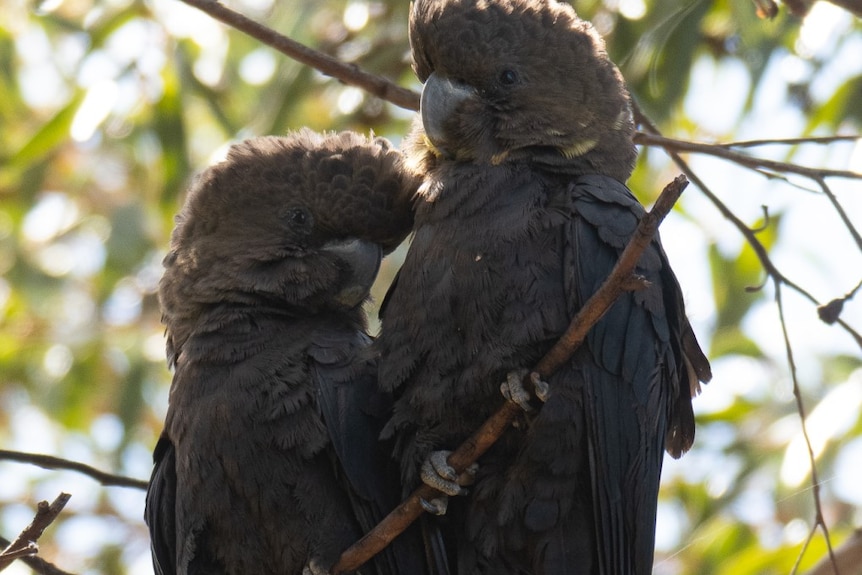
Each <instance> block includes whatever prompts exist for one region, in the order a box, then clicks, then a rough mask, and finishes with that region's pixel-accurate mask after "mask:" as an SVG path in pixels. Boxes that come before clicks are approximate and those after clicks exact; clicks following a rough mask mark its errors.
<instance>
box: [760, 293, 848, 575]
mask: <svg viewBox="0 0 862 575" xmlns="http://www.w3.org/2000/svg"><path fill="white" fill-rule="evenodd" d="M773 282H774V284H775V303H776V305H777V306H778V318H779V322H780V323H781V334H782V336H783V338H784V349H785V352H786V354H787V365H788V366H789V368H790V379H791V380H792V381H793V397H794V399H795V400H796V411H797V413H798V414H799V421H800V423H801V424H802V437H803V438H804V439H805V447H806V448H807V449H808V463H809V465H810V466H811V489H812V493H813V495H814V528H813V529H812V533H811V534H810V535H809V538H808V540H809V542H810V540H811V536H812V535H813V532H814V530H815V529H817V528H818V527H819V528H820V529H821V530H823V536H824V537H825V539H826V549H827V550H828V551H829V558H830V560H831V562H832V566H833V567H834V569H835V575H841V571H839V569H838V561H837V559H836V558H835V553H834V551H833V550H832V541H831V539H830V538H829V528H828V527H827V525H826V519H824V517H823V504H822V503H821V501H820V480H819V479H818V473H817V459H816V458H815V457H814V449H813V448H812V447H811V438H810V437H809V435H808V426H807V425H806V424H805V404H804V403H803V402H802V390H801V389H800V388H799V378H798V376H797V374H796V360H795V359H794V357H793V346H792V345H791V344H790V334H789V333H788V332H787V319H786V318H785V317H784V302H783V300H782V298H781V281H779V280H778V279H777V278H773ZM806 547H807V544H806V546H805V547H803V549H802V553H800V555H799V558H798V559H797V561H796V565H795V566H794V567H793V572H792V573H791V575H795V573H796V570H797V569H798V567H799V563H800V560H801V559H802V555H803V554H804V553H805V548H806Z"/></svg>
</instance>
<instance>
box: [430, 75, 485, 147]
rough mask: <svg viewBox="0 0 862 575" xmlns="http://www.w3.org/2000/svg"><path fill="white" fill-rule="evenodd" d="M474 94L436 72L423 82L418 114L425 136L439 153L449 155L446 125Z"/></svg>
mask: <svg viewBox="0 0 862 575" xmlns="http://www.w3.org/2000/svg"><path fill="white" fill-rule="evenodd" d="M475 94H476V92H475V90H474V89H473V88H471V87H470V86H468V85H467V84H463V83H461V82H457V81H455V80H451V79H449V78H443V77H440V76H438V75H437V73H436V72H432V73H431V75H430V76H428V79H427V80H425V86H424V87H423V88H422V98H421V100H420V104H419V113H420V114H421V116H422V126H423V127H424V128H425V135H426V136H427V137H428V140H429V141H430V142H431V144H432V145H433V146H434V147H435V148H436V149H437V151H438V152H439V153H441V154H443V155H449V154H450V153H451V150H448V149H447V148H448V146H447V142H448V141H449V138H448V137H447V134H446V123H447V122H448V121H449V119H450V118H451V116H452V115H453V114H454V113H455V111H456V110H457V108H458V106H459V104H461V102H463V101H464V100H466V99H468V98H471V97H474V96H475Z"/></svg>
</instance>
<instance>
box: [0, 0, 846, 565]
mask: <svg viewBox="0 0 862 575" xmlns="http://www.w3.org/2000/svg"><path fill="white" fill-rule="evenodd" d="M231 6H233V7H234V8H235V9H237V10H239V11H241V12H243V13H245V14H247V15H249V16H251V17H254V18H256V19H258V20H260V21H263V22H265V23H266V24H267V25H268V26H270V27H272V28H274V29H276V30H278V31H280V32H282V33H284V34H286V35H288V36H290V37H292V38H294V39H296V40H299V41H301V42H303V43H305V44H307V45H310V46H313V47H315V48H317V49H319V50H322V51H324V52H326V53H328V54H331V55H333V56H336V57H338V58H339V59H341V60H343V61H345V62H350V63H354V64H356V65H357V66H359V67H361V68H363V69H365V70H368V71H370V72H373V73H375V74H379V75H382V76H385V77H387V78H390V79H392V80H393V81H395V82H397V83H398V84H400V85H402V86H405V87H411V88H413V89H417V90H418V89H419V88H420V86H419V85H418V83H417V81H416V80H415V78H414V77H413V75H412V73H411V71H410V68H409V54H408V48H407V40H406V36H407V34H406V22H407V11H408V3H407V2H405V1H404V0H385V1H383V0H378V1H365V0H350V1H345V0H326V1H322V0H293V1H291V2H274V1H273V0H245V1H239V0H238V1H236V2H234V3H232V4H231ZM575 7H576V9H577V10H578V12H579V13H580V14H581V15H582V16H583V17H586V18H589V19H591V20H592V21H593V22H594V24H595V25H596V27H597V28H598V29H599V30H600V31H601V32H602V34H603V35H604V36H605V37H606V39H607V41H608V48H609V51H610V53H611V55H612V57H613V58H614V60H615V61H617V62H618V63H619V65H620V68H621V69H622V71H623V74H624V76H625V77H626V79H627V81H628V82H629V84H630V86H631V89H632V91H633V93H634V94H635V96H636V98H637V100H638V102H639V103H640V105H641V107H642V109H643V110H644V112H645V113H646V114H647V115H648V116H650V117H651V118H652V119H653V120H654V121H656V122H657V124H658V125H659V127H660V128H661V129H662V131H663V132H664V133H665V134H666V135H670V136H674V137H677V138H680V139H687V140H696V141H705V142H715V141H724V142H726V141H735V140H740V139H751V138H756V139H762V138H787V137H803V136H812V135H833V134H837V133H842V134H855V133H859V132H860V124H862V58H860V56H859V55H860V54H862V24H860V20H859V19H858V18H854V17H853V16H852V15H851V14H849V13H848V12H845V11H843V10H841V9H839V8H837V7H836V6H834V5H832V4H827V3H824V2H819V3H817V4H815V5H814V7H813V9H812V10H811V12H810V13H809V14H808V15H807V16H806V17H804V18H803V17H798V16H793V15H790V14H788V12H787V10H786V9H785V8H783V7H782V9H781V10H780V12H779V14H778V16H777V17H776V18H774V19H772V20H768V19H760V18H758V17H757V16H756V14H755V5H754V4H753V3H751V2H749V1H748V0H723V1H722V0H715V1H707V0H693V1H689V2H677V1H676V0H673V1H672V0H605V1H603V2H598V1H593V0H584V1H580V2H576V3H575ZM0 13H2V14H3V18H2V20H0V272H2V277H0V445H2V446H3V448H5V449H14V450H22V451H34V452H42V453H48V454H53V455H58V456H62V457H65V458H69V459H72V460H76V461H81V462H84V463H88V464H90V465H93V466H96V467H99V468H101V469H105V470H111V471H114V472H117V473H121V474H124V475H129V476H132V477H138V478H146V477H148V475H149V471H150V464H151V463H150V462H151V456H150V452H151V449H152V447H153V445H154V444H155V441H156V438H157V436H158V433H159V431H160V429H161V424H162V420H163V417H164V413H165V410H166V407H167V392H168V386H169V383H170V374H169V372H168V370H167V368H166V366H165V361H164V340H163V328H162V326H161V325H160V323H159V313H158V302H157V299H156V295H155V291H156V286H157V283H158V279H159V277H160V274H161V258H162V257H163V255H164V253H165V251H166V247H167V244H168V237H169V234H170V231H171V229H172V222H173V219H172V218H173V215H174V214H175V213H176V212H177V210H178V208H179V206H180V205H181V201H182V198H183V193H184V190H185V188H186V186H187V184H188V183H189V181H190V178H191V177H192V176H193V174H194V173H195V172H197V171H199V170H201V169H202V168H204V167H205V166H206V165H208V164H210V163H211V162H213V161H215V160H217V159H218V157H219V156H220V154H222V153H223V152H224V150H225V148H226V146H227V145H228V144H229V143H230V142H232V141H235V140H237V139H242V138H246V137H250V136H254V135H260V134H281V133H284V132H286V131H288V130H291V129H296V128H298V127H301V126H310V127H312V128H314V129H317V130H341V129H354V130H359V131H362V132H367V131H369V130H373V131H374V132H375V133H376V134H379V135H383V136H386V137H388V138H390V139H392V140H394V141H396V142H397V141H399V140H400V139H401V137H402V136H403V135H404V134H405V132H406V131H407V129H408V125H409V122H410V119H411V118H412V113H411V112H408V111H405V110H401V109H399V108H397V107H395V106H393V105H391V104H388V103H385V102H382V101H380V100H378V99H376V98H374V97H371V96H368V95H367V94H365V93H363V92H362V91H361V90H358V89H356V88H352V87H349V86H345V85H343V84H341V83H339V82H338V81H335V80H333V79H331V78H328V77H325V76H323V75H321V74H319V73H317V72H315V71H313V70H310V69H309V68H307V67H304V66H301V65H299V64H297V63H295V62H293V61H291V60H289V59H287V58H285V57H283V56H281V55H280V54H278V53H276V52H274V51H273V50H271V49H270V48H268V47H265V46H262V45H261V44H260V43H259V42H257V41H255V40H252V39H250V38H248V37H246V36H244V35H242V34H240V33H238V32H236V31H233V30H231V29H229V28H227V27H225V26H223V25H221V24H218V23H216V22H215V21H214V20H212V19H211V18H209V17H208V16H206V15H205V14H203V13H201V12H199V11H197V10H195V9H193V8H190V7H188V6H185V5H183V4H181V3H180V2H178V1H177V0H146V1H142V0H46V1H44V2H41V3H38V2H27V1H25V0H0ZM752 153H756V154H759V155H761V156H763V157H769V158H772V159H776V160H782V161H787V162H794V163H799V164H803V165H807V166H812V167H823V168H834V169H844V170H856V171H860V170H862V144H860V143H859V142H858V141H847V142H836V143H832V144H829V145H814V144H807V145H793V146H788V145H781V146H778V145H774V146H767V147H759V148H756V149H755V150H754V151H753V152H752ZM689 159H690V161H691V164H692V167H693V169H694V170H695V171H696V172H697V173H698V174H699V175H700V176H701V177H702V178H703V179H704V181H706V183H707V184H708V185H709V186H710V187H711V189H712V190H713V192H714V193H715V194H716V195H717V196H718V197H720V198H721V200H722V201H723V202H725V203H726V204H727V206H729V207H730V208H731V209H732V210H733V212H734V213H735V214H736V215H737V216H738V217H739V218H740V219H741V220H742V221H744V222H745V223H746V224H747V225H750V226H751V227H752V229H759V228H761V227H762V228H763V229H762V231H760V232H759V233H758V235H757V238H758V239H759V240H760V241H761V242H762V243H763V244H764V245H765V246H766V247H767V248H768V249H769V253H770V257H771V258H772V260H773V262H774V263H775V265H776V266H777V267H778V268H779V269H780V270H781V272H782V273H784V274H785V275H787V277H789V278H792V279H793V281H796V282H798V283H799V284H800V285H803V286H804V287H805V289H806V290H808V291H809V292H811V293H812V294H813V295H814V297H815V298H816V299H817V300H818V301H819V302H821V303H823V302H826V301H829V300H831V299H832V298H835V297H840V296H841V295H842V294H844V293H846V292H849V291H850V290H852V289H853V287H854V286H855V285H856V284H857V283H858V282H859V280H860V275H862V274H860V270H862V253H860V252H862V248H860V247H859V246H854V241H853V238H852V236H851V235H850V233H849V232H848V230H847V228H846V226H844V225H843V224H842V223H841V221H840V219H839V218H838V216H837V215H836V212H835V210H834V209H833V208H832V207H831V205H830V203H829V202H828V200H827V198H826V197H825V196H824V195H823V194H822V193H820V191H819V188H817V186H813V185H812V183H811V181H808V180H804V179H801V178H798V177H797V178H794V177H788V178H785V177H783V176H782V175H781V174H776V173H773V172H768V173H757V172H753V171H751V170H747V169H744V168H742V167H740V166H737V165H734V164H733V163H731V162H727V161H725V160H721V159H717V158H713V157H709V156H703V155H698V156H694V155H692V156H691V157H690V158H689ZM677 172H678V168H676V167H674V166H673V165H672V164H671V163H670V162H669V160H668V157H667V154H666V153H665V152H664V151H663V150H661V149H659V148H655V147H652V148H643V149H642V154H641V160H640V162H639V165H638V169H637V171H636V173H635V174H634V176H633V177H632V179H631V180H630V186H631V187H632V188H633V190H635V192H636V193H637V194H638V195H639V196H640V198H641V199H642V200H643V201H644V202H645V203H647V204H648V203H650V202H651V201H652V200H653V199H654V198H655V196H656V195H657V194H658V192H659V191H660V190H661V187H662V186H663V184H664V183H666V182H667V181H669V180H670V179H671V178H672V177H673V176H674V175H675V174H676V173H677ZM829 183H830V185H831V186H832V188H831V189H832V191H833V192H834V193H835V194H836V196H837V197H838V200H839V201H840V202H841V204H842V205H843V206H844V208H845V210H846V211H847V213H848V214H850V218H851V219H854V218H855V223H856V224H857V225H858V223H859V221H860V214H862V181H860V180H853V179H830V180H829ZM762 206H767V207H768V208H763V207H762ZM765 216H766V217H765ZM662 234H663V237H664V242H665V245H666V247H667V250H668V252H669V254H670V257H671V260H672V261H673V262H674V265H675V268H676V270H677V273H678V275H679V277H680V281H681V283H682V285H683V289H684V291H685V293H686V297H687V300H688V306H689V311H690V315H691V316H692V321H693V324H694V326H695V330H696V332H697V333H698V335H699V337H700V338H701V341H702V342H704V343H705V344H706V345H707V347H708V349H709V351H710V356H711V358H712V360H713V364H714V371H715V380H714V382H713V383H712V384H710V385H709V386H707V387H706V388H705V389H704V392H703V394H702V395H701V396H700V397H699V398H698V399H697V400H696V402H695V404H696V411H697V413H698V424H699V430H698V439H697V441H696V446H695V448H694V449H693V450H692V452H690V453H689V454H688V455H686V456H685V457H684V458H683V459H682V460H680V461H678V462H673V461H668V463H667V464H666V471H665V476H664V483H663V491H662V499H661V505H660V519H659V528H658V553H657V558H656V567H655V572H656V573H659V574H675V573H702V574H712V573H715V574H718V573H728V574H730V573H733V574H737V575H739V574H742V575H744V574H747V573H781V574H784V573H790V572H791V570H792V568H793V566H794V563H795V562H796V561H797V558H798V557H799V555H800V549H801V548H802V545H803V543H804V541H805V540H806V538H807V537H808V536H809V534H810V533H811V528H812V525H813V524H814V519H815V506H814V502H813V498H812V489H811V478H810V472H809V464H808V458H807V453H806V451H805V449H804V443H803V442H802V439H801V435H800V430H801V423H800V418H799V415H798V414H797V410H796V405H795V403H794V399H793V382H792V377H791V376H792V374H793V373H794V372H793V371H791V369H790V367H789V365H788V361H787V356H786V350H785V345H784V340H783V336H782V327H781V323H780V321H779V317H778V313H777V307H776V303H775V296H776V294H775V287H774V285H773V284H772V283H770V282H765V279H766V275H765V273H764V270H763V268H762V266H761V264H760V262H759V261H758V259H757V257H756V256H755V253H754V251H753V250H752V249H751V247H750V246H749V245H748V244H747V243H746V242H745V241H744V240H743V238H742V235H741V234H740V233H739V231H738V230H737V229H736V228H735V227H733V226H732V225H731V224H730V223H729V222H728V221H727V220H726V219H725V218H724V217H723V216H722V215H721V214H720V212H719V211H718V210H717V209H716V207H715V205H714V203H713V202H711V201H710V200H709V199H708V198H707V197H706V196H705V195H703V194H702V193H701V192H700V191H699V190H698V189H696V188H695V187H691V188H690V189H689V190H688V191H687V192H686V194H685V195H684V198H683V200H682V201H681V202H680V204H679V206H678V208H677V209H676V210H675V212H674V213H673V214H671V216H670V217H669V218H668V220H667V221H666V223H665V224H664V225H663V227H662ZM400 257H403V248H402V249H401V250H399V251H398V252H396V253H395V254H394V255H393V256H392V257H391V258H389V260H388V262H387V263H386V266H385V267H384V270H383V273H382V274H381V277H380V279H379V280H378V284H377V287H376V288H375V290H374V295H375V297H376V300H377V301H379V300H380V299H381V297H382V294H383V292H384V290H385V288H386V285H387V284H388V282H389V280H390V278H391V276H392V274H393V273H394V270H395V269H396V268H397V266H398V264H399V258H400ZM764 284H765V285H764ZM760 285H763V288H762V289H760V290H754V291H752V290H746V287H748V286H760ZM782 293H783V300H782V301H783V304H784V308H785V315H786V320H787V321H786V327H787V331H788V334H789V338H790V342H791V344H792V345H793V348H792V349H793V354H794V359H795V365H796V370H795V373H796V375H797V377H798V381H799V389H800V392H801V397H802V399H803V401H804V403H805V405H806V408H807V410H808V412H809V413H810V417H809V418H808V426H809V432H810V434H811V436H812V444H813V447H814V451H815V455H816V456H817V470H818V472H819V477H820V480H821V484H822V485H821V497H822V500H823V502H822V511H823V516H824V519H825V521H826V524H827V525H828V526H829V529H830V532H831V536H832V541H833V543H834V544H840V542H841V541H842V539H844V538H846V537H848V536H849V535H850V533H851V532H852V530H853V529H854V527H855V526H859V525H860V524H862V513H860V510H859V509H860V504H862V480H860V477H862V417H860V413H862V369H860V368H862V361H860V353H859V351H860V347H859V346H860V344H859V342H857V341H854V339H853V337H852V335H850V334H848V332H847V331H845V330H842V329H841V328H839V327H837V326H827V325H826V324H824V323H822V322H820V321H819V320H818V319H817V315H816V312H815V309H814V306H813V305H812V304H811V303H810V302H809V301H807V300H806V299H805V298H803V297H800V296H799V295H798V294H796V293H794V292H793V290H788V289H784V290H783V292H782ZM859 310H860V306H859V304H858V302H857V303H854V302H853V301H852V300H851V301H848V302H847V304H846V305H845V306H844V312H843V315H842V317H843V318H844V319H846V320H847V321H848V323H850V324H851V325H852V326H854V327H855V328H856V329H857V330H858V329H859V328H860V327H862V321H860V317H862V316H860V313H859ZM369 312H370V313H371V314H372V316H373V314H374V313H375V312H374V307H373V305H371V306H370V307H369ZM60 491H67V492H70V493H72V495H73V497H72V500H71V502H70V503H69V505H68V506H67V508H66V510H65V511H64V512H63V514H62V515H61V518H60V520H58V522H56V523H55V524H54V525H52V526H51V527H50V528H49V531H47V532H46V534H45V536H44V537H43V538H42V540H41V542H40V544H41V549H42V551H41V553H42V556H43V557H45V558H46V559H49V560H51V561H53V562H54V563H56V564H57V565H58V566H59V567H62V568H63V569H66V570H68V571H72V572H77V573H106V574H115V573H116V574H122V573H151V572H152V568H151V566H150V563H149V550H148V538H147V534H146V528H145V526H144V524H143V521H142V511H143V492H141V491H139V490H136V489H129V488H118V487H103V486H101V485H99V484H97V483H96V482H94V481H93V480H91V479H89V478H87V477H84V476H81V475H78V474H74V473H71V472H62V471H47V470H41V469H37V468H34V467H32V466H28V465H23V464H20V463H12V462H3V461H0V534H2V535H3V536H5V537H6V538H12V537H14V536H15V535H16V534H17V533H18V532H19V531H20V530H21V529H22V528H23V526H24V525H26V523H28V522H29V520H30V519H31V518H32V515H33V508H34V505H35V503H36V502H37V501H39V500H43V499H47V500H52V499H53V498H54V497H55V496H56V495H57V494H58V493H59V492H60ZM824 553H825V540H824V538H823V537H822V534H820V533H817V534H816V535H815V536H814V537H813V539H812V542H811V545H810V547H809V549H808V551H807V552H806V553H805V554H804V557H803V558H802V564H801V568H802V570H803V571H804V570H805V569H807V568H809V567H810V566H811V565H812V564H813V563H815V562H816V561H817V560H819V559H820V558H821V557H822V556H823V555H824ZM7 572H9V573H28V572H29V569H28V568H27V567H25V566H23V565H22V564H20V562H18V563H16V564H15V565H13V566H12V567H10V568H9V570H8V571H7ZM857 572H860V571H857Z"/></svg>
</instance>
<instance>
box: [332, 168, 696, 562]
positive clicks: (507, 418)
mask: <svg viewBox="0 0 862 575" xmlns="http://www.w3.org/2000/svg"><path fill="white" fill-rule="evenodd" d="M687 185H688V181H687V180H686V179H685V177H684V176H679V177H677V178H676V179H675V180H674V181H673V182H671V183H670V184H668V185H667V186H666V187H665V189H664V190H663V191H662V193H661V195H660V196H659V198H658V200H657V201H656V203H655V205H654V206H653V208H652V210H650V212H648V213H647V214H645V215H644V217H643V218H642V219H641V221H640V224H639V225H638V228H637V230H636V231H635V233H634V235H633V236H632V238H631V240H630V241H629V243H628V244H627V245H626V248H625V250H623V252H622V254H621V255H620V258H619V260H618V261H617V263H616V265H615V266H614V269H613V270H612V271H611V274H610V275H609V276H608V278H607V280H605V282H604V283H603V284H602V285H601V287H599V289H598V290H597V291H596V292H595V293H594V294H593V295H592V297H590V299H589V300H588V301H587V302H586V304H584V306H583V307H582V308H581V309H580V310H579V311H578V313H577V314H576V315H575V317H574V318H573V319H572V322H571V324H570V325H569V328H568V329H567V330H566V332H565V334H564V335H563V336H562V337H561V339H560V341H559V342H558V343H557V344H556V345H555V346H554V347H553V348H552V349H551V351H549V352H548V354H547V355H546V356H545V357H543V358H542V359H541V360H540V361H539V363H538V364H537V365H536V367H535V369H534V371H535V372H537V373H538V374H539V375H540V376H541V377H543V378H546V377H548V376H550V375H551V374H552V373H553V372H554V371H556V369H557V368H559V366H560V365H562V363H564V362H565V361H566V360H567V359H568V358H569V357H571V355H572V353H574V351H575V349H576V348H577V347H578V346H579V345H580V344H581V342H583V340H584V337H585V336H586V333H587V331H588V330H589V329H590V328H591V327H592V326H593V325H594V324H595V323H596V322H597V321H598V320H599V319H600V318H601V317H602V316H603V315H604V313H605V312H606V311H607V310H608V309H609V308H610V306H611V305H612V304H613V302H614V301H615V300H616V299H617V298H618V297H619V296H620V295H621V294H622V293H623V292H624V291H626V290H629V289H632V287H633V285H632V282H631V278H632V274H633V271H634V268H635V264H636V263H637V261H638V260H639V259H640V256H641V254H643V252H644V250H645V249H646V247H647V246H648V245H649V242H650V240H651V239H652V237H653V236H654V235H655V232H656V230H657V229H658V226H659V224H661V221H662V220H663V219H664V217H665V216H666V215H667V214H668V212H670V210H671V208H672V207H673V205H674V203H676V201H677V199H678V198H679V196H680V194H681V193H682V191H683V189H685V187H686V186H687ZM519 413H521V408H520V407H518V406H517V405H515V404H514V403H511V402H506V403H504V404H503V406H502V407H501V408H500V409H499V410H498V411H497V412H496V413H495V414H494V415H492V416H491V417H490V418H488V419H487V420H486V421H485V423H483V424H482V426H481V427H480V428H479V429H478V430H477V431H476V432H474V433H473V435H471V436H470V438H469V439H467V441H465V442H464V443H462V444H461V445H460V446H459V447H458V449H456V450H455V451H453V452H452V454H451V455H450V456H449V459H448V463H449V465H451V466H452V467H453V468H454V469H455V471H456V473H459V474H460V473H462V472H463V471H464V470H465V469H467V467H469V466H470V465H471V464H472V463H474V462H475V461H476V460H477V459H478V458H479V457H481V456H482V454H484V453H485V452H486V451H487V450H488V449H489V448H490V447H491V446H492V445H493V444H494V443H495V442H496V441H497V440H498V439H499V438H500V437H501V436H502V435H503V432H504V431H505V430H506V429H507V428H508V427H509V426H510V425H511V423H512V422H513V421H514V419H515V417H516V416H517V415H518V414H519ZM437 495H438V492H437V491H436V490H434V489H433V488H431V487H429V486H427V485H423V486H421V487H419V488H418V489H416V490H415V491H414V492H413V493H412V494H411V495H410V496H409V497H408V498H407V499H406V500H405V501H404V502H403V503H402V504H401V505H399V506H398V507H396V508H395V510H394V511H392V512H391V513H390V514H389V515H387V516H386V517H385V518H384V519H383V520H382V521H381V522H380V523H379V524H378V525H377V526H376V527H374V528H373V529H372V530H371V531H369V532H368V533H367V534H366V535H365V536H364V537H363V538H362V539H360V540H359V541H357V542H356V543H355V544H354V545H353V546H351V547H350V548H349V549H347V550H346V551H345V552H344V553H342V555H341V558H340V559H339V561H338V563H336V564H335V566H334V567H333V568H332V573H333V574H334V575H338V574H340V573H345V572H347V571H353V570H355V569H356V568H358V567H359V566H360V565H362V564H363V563H365V562H366V561H368V560H369V559H370V558H371V557H373V556H374V555H376V554H377V553H379V552H380V550H382V549H383V548H384V547H386V546H387V545H389V543H390V542H391V541H392V540H393V539H395V537H397V536H398V535H399V534H400V533H401V532H403V531H404V530H405V529H406V528H407V527H408V526H409V525H410V524H411V523H412V522H413V521H415V520H416V519H417V518H418V517H419V516H420V515H421V514H422V512H423V508H422V504H421V501H422V500H429V499H433V498H434V497H436V496H437Z"/></svg>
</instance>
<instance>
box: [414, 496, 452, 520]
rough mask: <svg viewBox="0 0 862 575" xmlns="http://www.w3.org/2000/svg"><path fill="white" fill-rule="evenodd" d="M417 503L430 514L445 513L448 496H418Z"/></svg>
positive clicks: (447, 506)
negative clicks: (426, 497) (424, 497)
mask: <svg viewBox="0 0 862 575" xmlns="http://www.w3.org/2000/svg"><path fill="white" fill-rule="evenodd" d="M419 505H421V506H422V509H424V510H425V511H427V512H428V513H430V514H431V515H445V514H446V510H447V509H448V508H449V496H448V495H441V496H440V497H435V498H434V499H421V498H420V499H419Z"/></svg>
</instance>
